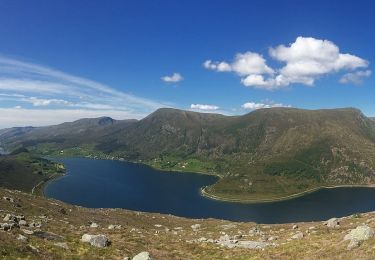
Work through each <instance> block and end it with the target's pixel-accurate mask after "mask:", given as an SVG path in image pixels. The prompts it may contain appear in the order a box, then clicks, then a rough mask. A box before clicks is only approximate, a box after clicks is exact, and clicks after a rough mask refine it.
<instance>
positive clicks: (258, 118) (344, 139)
mask: <svg viewBox="0 0 375 260" xmlns="http://www.w3.org/2000/svg"><path fill="white" fill-rule="evenodd" d="M20 133H21V134H20ZM0 146H3V147H5V148H7V149H8V150H10V149H15V148H17V147H21V146H23V147H27V148H28V149H31V150H33V151H37V152H39V153H42V154H55V153H59V152H60V153H61V151H63V153H64V154H65V155H77V154H79V155H85V156H98V157H104V158H108V157H109V158H118V159H120V158H121V159H125V160H130V161H142V162H144V163H147V164H149V165H152V166H154V167H157V168H161V169H166V170H182V171H201V172H206V173H213V174H217V175H220V176H221V177H222V178H220V180H219V181H218V182H217V183H216V184H215V185H213V186H211V187H208V188H206V189H205V192H206V194H208V195H215V197H216V198H225V199H240V200H242V199H255V200H257V199H272V198H279V197H283V196H286V195H291V194H295V193H298V192H303V191H305V190H308V189H311V188H317V187H321V186H331V185H351V184H370V183H374V182H375V121H374V120H372V119H369V118H367V117H366V116H365V115H363V114H362V113H361V111H359V110H357V109H354V108H343V109H325V110H303V109H295V108H270V109H260V110H256V111H254V112H251V113H249V114H246V115H243V116H224V115H219V114H207V113H197V112H191V111H183V110H177V109H169V108H163V109H159V110H157V111H155V112H154V113H152V114H150V115H149V116H147V117H146V118H144V119H142V120H139V121H136V120H124V121H116V120H110V119H108V118H105V119H103V118H98V119H83V120H78V121H75V122H73V123H64V124H61V125H58V126H50V127H41V128H32V129H28V130H24V131H21V130H20V129H9V130H8V131H6V132H5V133H3V134H0Z"/></svg>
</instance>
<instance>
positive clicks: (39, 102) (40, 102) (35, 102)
mask: <svg viewBox="0 0 375 260" xmlns="http://www.w3.org/2000/svg"><path fill="white" fill-rule="evenodd" d="M28 101H29V102H31V103H32V104H33V106H36V107H39V106H49V105H51V104H63V105H69V104H71V103H70V102H68V101H66V100H62V99H55V98H52V99H43V98H36V97H30V98H29V99H28Z"/></svg>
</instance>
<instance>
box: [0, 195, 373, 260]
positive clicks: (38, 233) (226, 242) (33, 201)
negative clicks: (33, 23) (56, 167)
mask: <svg viewBox="0 0 375 260" xmlns="http://www.w3.org/2000/svg"><path fill="white" fill-rule="evenodd" d="M0 208H1V212H0V218H1V220H0V223H1V224H0V227H1V228H0V245H1V247H0V257H1V258H6V259H20V258H22V259H24V258H27V259H66V258H68V259H126V257H129V258H130V259H131V258H132V257H134V256H135V255H137V254H139V253H141V252H147V253H148V254H149V255H150V256H151V257H152V259H154V260H158V259H163V260H167V259H373V258H374V247H375V238H374V237H373V236H374V232H373V228H375V213H373V212H372V213H362V214H355V215H353V216H348V217H343V218H339V219H331V220H329V221H327V222H306V223H288V224H273V225H264V224H256V223H242V222H229V221H223V220H215V219H185V218H180V217H174V216H170V215H161V214H153V213H142V212H133V211H128V210H121V209H87V208H83V207H78V206H72V205H68V204H65V203H62V202H59V201H56V200H52V199H45V198H43V197H39V196H35V195H31V194H27V193H22V192H17V191H11V190H5V189H2V188H0ZM85 234H86V236H85V237H84V238H85V239H87V237H89V236H91V237H92V236H94V235H100V238H102V239H103V240H99V239H97V240H95V242H90V240H89V242H84V241H87V240H84V241H83V240H81V239H82V238H83V236H84V235H85Z"/></svg>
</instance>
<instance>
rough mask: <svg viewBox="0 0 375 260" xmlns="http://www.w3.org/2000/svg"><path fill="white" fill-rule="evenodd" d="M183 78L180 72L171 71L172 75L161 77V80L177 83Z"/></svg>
mask: <svg viewBox="0 0 375 260" xmlns="http://www.w3.org/2000/svg"><path fill="white" fill-rule="evenodd" d="M183 79H184V78H183V77H182V76H181V74H180V73H176V72H175V73H173V75H172V76H164V77H161V80H162V81H164V82H168V83H177V82H180V81H181V80H183Z"/></svg>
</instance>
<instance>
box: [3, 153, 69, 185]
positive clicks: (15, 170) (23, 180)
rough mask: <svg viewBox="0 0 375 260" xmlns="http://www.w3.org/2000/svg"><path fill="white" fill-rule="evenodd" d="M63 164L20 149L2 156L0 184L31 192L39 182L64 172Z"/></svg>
mask: <svg viewBox="0 0 375 260" xmlns="http://www.w3.org/2000/svg"><path fill="white" fill-rule="evenodd" d="M63 173H64V169H63V167H62V165H59V164H55V163H53V162H51V161H48V160H45V159H42V158H39V157H36V156H33V155H32V154H30V153H29V152H27V151H18V152H16V153H12V154H10V155H6V156H4V155H3V156H0V186H1V187H5V188H9V189H17V190H21V191H25V192H31V191H32V189H33V187H35V186H36V185H37V184H38V183H40V182H43V181H46V180H48V179H49V178H51V177H52V176H54V175H58V174H63Z"/></svg>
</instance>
